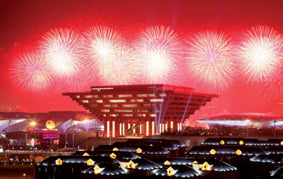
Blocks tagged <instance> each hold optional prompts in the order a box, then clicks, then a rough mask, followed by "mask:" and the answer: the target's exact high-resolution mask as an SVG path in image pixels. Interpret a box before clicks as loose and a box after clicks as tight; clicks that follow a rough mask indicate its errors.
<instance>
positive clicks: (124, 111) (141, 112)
mask: <svg viewBox="0 0 283 179" xmlns="http://www.w3.org/2000/svg"><path fill="white" fill-rule="evenodd" d="M63 95H65V96H69V97H71V98H72V100H74V101H76V102H77V103H78V104H79V105H82V106H83V107H84V108H86V109H87V110H89V111H90V112H91V113H93V114H94V115H95V116H96V117H97V118H98V119H100V120H102V121H103V122H104V137H122V136H128V135H134V136H149V135H158V134H160V133H163V132H167V131H181V130H182V126H183V122H184V121H185V119H187V118H188V117H189V116H190V115H191V114H194V112H195V111H196V110H199V109H200V107H201V106H203V105H205V104H206V103H207V102H209V101H211V100H212V98H214V97H217V95H214V94H204V93H196V92H194V89H193V88H188V87H180V86H172V85H164V84H150V85H119V86H93V87H91V90H90V91H89V92H72V93H63Z"/></svg>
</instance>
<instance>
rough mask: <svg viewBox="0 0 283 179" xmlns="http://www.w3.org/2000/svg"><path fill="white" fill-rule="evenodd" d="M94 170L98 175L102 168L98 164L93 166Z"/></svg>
mask: <svg viewBox="0 0 283 179" xmlns="http://www.w3.org/2000/svg"><path fill="white" fill-rule="evenodd" d="M93 172H94V174H96V175H97V174H100V173H101V172H102V169H101V168H100V167H99V166H98V165H95V166H94V167H93Z"/></svg>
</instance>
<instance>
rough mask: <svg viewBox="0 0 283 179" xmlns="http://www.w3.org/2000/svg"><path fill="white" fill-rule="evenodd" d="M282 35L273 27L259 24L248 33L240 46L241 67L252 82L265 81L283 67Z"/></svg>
mask: <svg viewBox="0 0 283 179" xmlns="http://www.w3.org/2000/svg"><path fill="white" fill-rule="evenodd" d="M281 52H282V37H281V35H280V34H279V33H278V32H276V31H274V30H273V29H272V28H269V27H264V26H258V27H255V28H252V29H251V30H249V31H248V32H247V33H246V40H245V41H243V43H242V45H241V46H240V52H239V53H240V57H241V60H242V61H241V67H242V70H243V73H244V75H245V76H246V77H247V78H248V80H249V81H250V82H259V81H265V80H268V79H270V78H272V76H274V75H276V73H277V72H278V70H279V69H280V68H281V60H282V55H281V54H280V53H281Z"/></svg>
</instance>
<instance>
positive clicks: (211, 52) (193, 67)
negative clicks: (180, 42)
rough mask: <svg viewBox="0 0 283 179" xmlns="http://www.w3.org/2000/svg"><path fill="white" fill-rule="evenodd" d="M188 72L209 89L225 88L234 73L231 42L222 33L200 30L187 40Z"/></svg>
mask: <svg viewBox="0 0 283 179" xmlns="http://www.w3.org/2000/svg"><path fill="white" fill-rule="evenodd" d="M188 43H189V45H190V48H189V49H188V53H187V62H188V66H187V69H188V72H189V74H190V75H192V77H193V78H194V79H197V81H198V83H200V84H201V85H203V86H204V87H206V88H209V89H217V90H222V89H224V88H227V87H228V86H229V85H230V83H231V81H232V79H233V78H234V75H235V70H234V67H235V63H234V59H233V52H232V44H231V41H230V39H229V38H228V37H227V36H226V35H224V34H223V33H217V32H211V31H206V32H201V33H198V34H196V35H195V36H194V37H193V38H192V39H191V40H190V41H188Z"/></svg>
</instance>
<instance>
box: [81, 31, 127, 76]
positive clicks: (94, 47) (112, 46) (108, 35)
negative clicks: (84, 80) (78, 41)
mask: <svg viewBox="0 0 283 179" xmlns="http://www.w3.org/2000/svg"><path fill="white" fill-rule="evenodd" d="M121 41H122V37H121V36H120V35H119V34H118V32H116V31H115V30H114V29H111V28H108V27H103V26H95V27H92V28H91V29H90V30H88V31H87V32H85V33H84V35H83V43H84V52H85V54H86V56H87V57H86V58H87V59H88V62H87V64H88V66H89V68H90V71H91V72H92V73H96V72H97V71H98V70H99V69H104V68H105V67H107V65H108V64H109V62H110V61H112V59H113V58H116V54H117V53H120V52H119V50H120V49H121ZM117 51H118V52H117Z"/></svg>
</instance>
